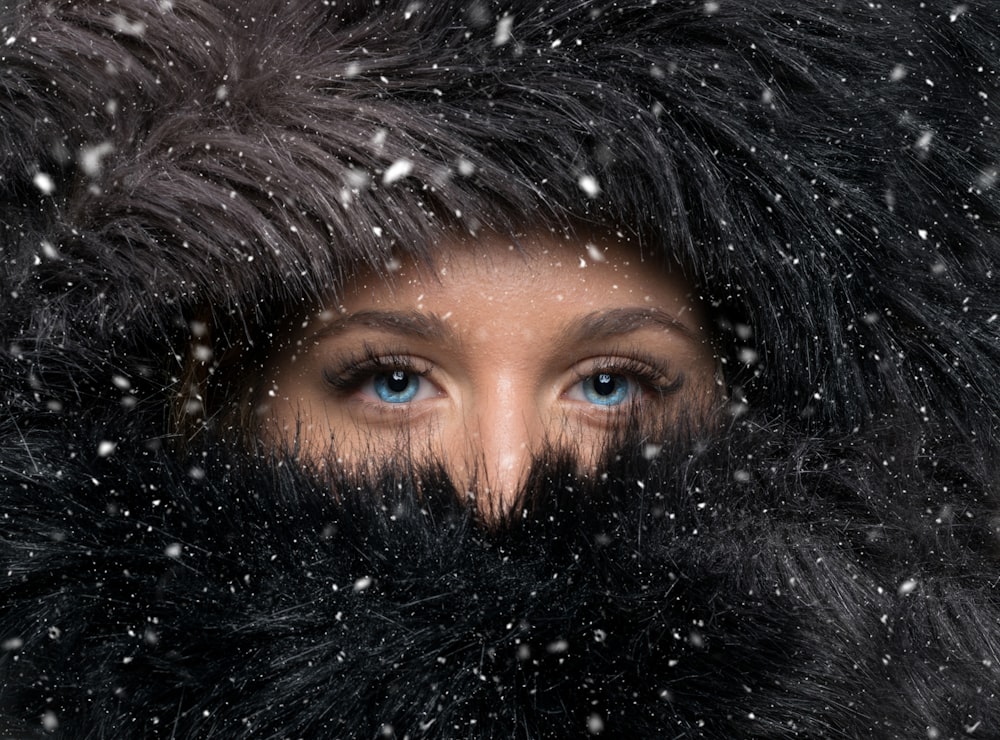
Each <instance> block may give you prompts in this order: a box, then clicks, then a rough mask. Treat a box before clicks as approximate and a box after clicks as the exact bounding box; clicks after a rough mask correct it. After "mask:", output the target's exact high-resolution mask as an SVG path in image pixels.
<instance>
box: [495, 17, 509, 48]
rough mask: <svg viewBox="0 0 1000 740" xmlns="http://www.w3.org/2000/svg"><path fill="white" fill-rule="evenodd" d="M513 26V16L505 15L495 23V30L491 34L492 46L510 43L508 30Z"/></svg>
mask: <svg viewBox="0 0 1000 740" xmlns="http://www.w3.org/2000/svg"><path fill="white" fill-rule="evenodd" d="M513 25H514V16H512V15H505V16H504V17H503V18H501V19H500V20H498V21H497V30H496V32H495V33H494V34H493V45H494V46H503V45H504V44H506V43H507V42H508V41H510V30H511V28H512V27H513Z"/></svg>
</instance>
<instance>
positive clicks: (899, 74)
mask: <svg viewBox="0 0 1000 740" xmlns="http://www.w3.org/2000/svg"><path fill="white" fill-rule="evenodd" d="M906 75H907V71H906V67H904V66H903V65H902V64H897V65H896V66H895V67H893V68H892V72H890V73H889V79H890V80H892V81H893V82H899V81H900V80H901V79H903V78H904V77H906Z"/></svg>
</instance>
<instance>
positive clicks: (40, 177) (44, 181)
mask: <svg viewBox="0 0 1000 740" xmlns="http://www.w3.org/2000/svg"><path fill="white" fill-rule="evenodd" d="M32 182H33V183H34V184H35V187H36V188H38V189H39V190H41V191H42V195H52V193H54V192H55V189H56V183H55V181H54V180H53V179H52V176H51V175H49V174H48V173H46V172H36V173H35V177H34V178H33V179H32Z"/></svg>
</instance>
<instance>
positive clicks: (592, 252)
mask: <svg viewBox="0 0 1000 740" xmlns="http://www.w3.org/2000/svg"><path fill="white" fill-rule="evenodd" d="M587 256H588V257H590V261H591V262H604V261H605V260H607V257H605V256H604V252H602V251H601V250H600V248H598V246H597V245H596V244H591V243H588V244H587Z"/></svg>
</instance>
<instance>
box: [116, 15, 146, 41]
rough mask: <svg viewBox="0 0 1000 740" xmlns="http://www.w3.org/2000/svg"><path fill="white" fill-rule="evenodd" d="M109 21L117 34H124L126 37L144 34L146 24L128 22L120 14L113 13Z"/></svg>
mask: <svg viewBox="0 0 1000 740" xmlns="http://www.w3.org/2000/svg"><path fill="white" fill-rule="evenodd" d="M111 20H112V21H113V22H114V24H115V30H116V31H117V32H118V33H124V34H125V35H126V36H142V35H143V34H145V33H146V24H145V23H143V22H142V21H135V22H133V21H130V20H129V19H128V18H126V17H125V16H124V15H122V14H121V13H115V14H114V15H113V16H112V17H111Z"/></svg>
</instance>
